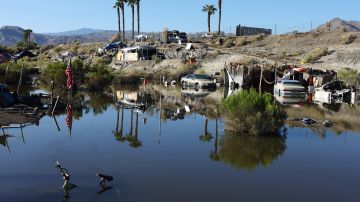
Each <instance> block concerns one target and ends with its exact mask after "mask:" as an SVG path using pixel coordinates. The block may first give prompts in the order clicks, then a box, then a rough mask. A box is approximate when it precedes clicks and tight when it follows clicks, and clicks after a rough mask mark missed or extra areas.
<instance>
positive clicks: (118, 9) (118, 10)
mask: <svg viewBox="0 0 360 202" xmlns="http://www.w3.org/2000/svg"><path fill="white" fill-rule="evenodd" d="M116 10H117V14H118V26H119V33H121V22H120V8H119V7H117V8H116Z"/></svg>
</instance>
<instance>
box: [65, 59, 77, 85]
mask: <svg viewBox="0 0 360 202" xmlns="http://www.w3.org/2000/svg"><path fill="white" fill-rule="evenodd" d="M65 74H66V76H67V82H66V86H67V88H68V89H72V88H73V86H74V80H75V78H74V72H73V70H72V69H71V62H70V63H69V64H68V66H67V67H66V71H65Z"/></svg>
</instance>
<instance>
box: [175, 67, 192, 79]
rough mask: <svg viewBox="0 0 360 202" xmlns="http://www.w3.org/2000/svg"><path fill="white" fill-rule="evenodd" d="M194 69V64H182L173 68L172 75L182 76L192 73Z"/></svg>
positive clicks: (176, 77) (177, 77)
mask: <svg viewBox="0 0 360 202" xmlns="http://www.w3.org/2000/svg"><path fill="white" fill-rule="evenodd" d="M195 69H196V67H195V66H194V65H188V64H185V65H182V66H180V67H179V68H177V69H176V70H175V72H174V73H173V74H172V77H173V78H174V79H179V78H181V77H183V76H186V75H188V74H191V73H193V72H194V70H195Z"/></svg>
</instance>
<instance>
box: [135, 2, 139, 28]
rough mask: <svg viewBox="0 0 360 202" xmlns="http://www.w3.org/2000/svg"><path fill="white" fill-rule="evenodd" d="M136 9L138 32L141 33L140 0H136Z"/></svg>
mask: <svg viewBox="0 0 360 202" xmlns="http://www.w3.org/2000/svg"><path fill="white" fill-rule="evenodd" d="M135 3H136V11H137V26H138V27H137V28H138V34H140V0H136V2H135Z"/></svg>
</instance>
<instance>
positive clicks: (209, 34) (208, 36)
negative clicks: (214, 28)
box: [201, 33, 213, 38]
mask: <svg viewBox="0 0 360 202" xmlns="http://www.w3.org/2000/svg"><path fill="white" fill-rule="evenodd" d="M211 37H213V35H212V34H211V33H205V34H204V35H202V36H201V38H211Z"/></svg>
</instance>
